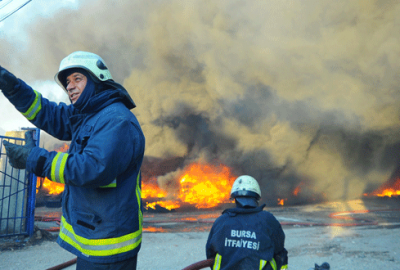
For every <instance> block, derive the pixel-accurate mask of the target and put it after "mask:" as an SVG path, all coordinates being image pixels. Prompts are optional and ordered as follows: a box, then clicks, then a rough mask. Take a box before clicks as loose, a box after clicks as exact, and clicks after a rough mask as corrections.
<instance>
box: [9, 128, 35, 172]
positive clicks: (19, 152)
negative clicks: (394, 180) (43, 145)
mask: <svg viewBox="0 0 400 270" xmlns="http://www.w3.org/2000/svg"><path fill="white" fill-rule="evenodd" d="M3 144H4V147H5V148H6V151H7V157H8V160H9V162H10V164H11V166H13V167H14V168H16V169H26V160H27V159H28V156H29V153H30V152H31V151H32V148H34V147H35V146H36V145H35V142H34V141H33V131H27V132H25V145H17V144H14V143H9V142H7V141H3Z"/></svg>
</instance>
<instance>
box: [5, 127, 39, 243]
mask: <svg viewBox="0 0 400 270" xmlns="http://www.w3.org/2000/svg"><path fill="white" fill-rule="evenodd" d="M22 130H33V131H34V132H33V139H34V141H35V144H36V146H39V139H40V129H38V128H22ZM4 139H12V140H15V143H17V144H23V143H24V141H25V140H24V139H21V138H14V137H7V136H0V158H1V159H4V161H5V165H4V171H1V168H0V188H2V192H1V193H0V228H2V229H4V228H3V227H4V226H2V224H5V229H4V230H3V232H2V230H0V237H5V236H16V235H29V236H31V235H33V232H34V221H35V200H36V181H37V177H36V175H34V174H32V173H28V172H25V171H24V170H19V169H15V168H12V167H11V165H10V164H9V163H8V157H7V155H6V153H5V151H4V150H5V149H4V147H3V140H4ZM7 172H9V173H7ZM21 173H25V176H22V175H21ZM15 176H16V177H15ZM6 177H7V178H10V181H9V183H6ZM15 185H17V186H15ZM20 186H22V187H23V188H20ZM15 188H16V189H17V190H16V191H15V192H13V191H12V190H13V189H15ZM6 190H9V192H8V193H7V192H5V191H6ZM19 196H22V198H19ZM12 197H15V200H13V201H11V198H12ZM25 198H26V199H25ZM21 200H22V203H19V202H21ZM14 201H15V205H14V210H11V204H12V203H13V202H14ZM7 206H8V209H6V210H5V208H7ZM5 211H7V212H5ZM10 211H14V212H11V213H10ZM10 214H11V215H10ZM23 222H25V224H24V226H22V224H23ZM9 224H13V225H12V226H9ZM16 224H20V225H21V226H20V228H19V229H17V228H16V227H17V226H16Z"/></svg>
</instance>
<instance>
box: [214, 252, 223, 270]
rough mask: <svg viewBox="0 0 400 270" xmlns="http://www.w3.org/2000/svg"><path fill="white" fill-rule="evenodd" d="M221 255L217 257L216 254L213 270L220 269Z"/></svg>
mask: <svg viewBox="0 0 400 270" xmlns="http://www.w3.org/2000/svg"><path fill="white" fill-rule="evenodd" d="M221 259H222V257H221V255H219V254H218V253H217V256H215V260H214V266H213V270H219V269H220V268H221Z"/></svg>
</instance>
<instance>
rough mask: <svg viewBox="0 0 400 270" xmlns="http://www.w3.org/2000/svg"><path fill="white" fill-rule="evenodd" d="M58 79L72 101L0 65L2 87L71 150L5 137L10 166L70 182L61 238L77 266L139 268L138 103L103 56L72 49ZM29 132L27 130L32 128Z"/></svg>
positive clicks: (140, 142)
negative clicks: (51, 96)
mask: <svg viewBox="0 0 400 270" xmlns="http://www.w3.org/2000/svg"><path fill="white" fill-rule="evenodd" d="M55 80H56V82H57V83H58V84H59V85H60V86H61V87H62V88H63V89H64V90H65V91H66V92H67V94H68V96H69V99H70V100H71V103H72V104H71V105H66V104H64V103H60V104H58V105H57V104H56V103H54V102H50V101H49V100H47V99H46V98H44V97H43V96H42V95H41V94H40V93H39V92H37V91H35V90H33V89H32V88H31V87H29V86H28V85H27V84H25V82H23V81H22V80H20V79H17V78H16V77H15V76H14V75H13V74H11V73H10V72H8V71H7V70H6V69H4V68H2V67H0V89H1V90H2V91H3V93H4V95H5V96H6V98H8V100H9V101H10V102H11V103H12V104H13V105H14V106H15V107H16V109H17V110H18V111H20V112H21V113H22V114H23V115H24V116H25V117H26V118H27V119H28V120H29V121H30V122H32V123H33V124H34V125H36V126H37V127H38V128H40V129H43V130H44V131H46V132H47V133H49V134H50V135H52V136H54V137H56V138H58V139H60V140H67V141H71V144H70V148H69V151H68V153H61V152H54V151H52V152H49V151H47V150H45V149H43V148H39V147H34V146H33V145H32V144H31V143H30V140H29V134H27V136H26V138H27V140H26V144H25V145H24V146H18V145H14V144H11V143H6V142H5V143H4V144H5V147H6V150H7V155H8V158H9V160H10V163H11V165H12V166H13V167H16V168H19V169H25V168H26V170H27V171H28V172H31V173H34V174H36V175H37V176H41V177H47V178H48V179H50V180H51V181H54V182H57V183H63V184H65V190H64V192H63V197H62V218H61V226H60V233H59V237H58V240H57V242H58V244H59V245H60V246H61V247H63V248H64V249H66V250H68V251H70V252H72V253H73V254H75V255H77V256H78V261H77V269H85V270H86V269H89V270H90V269H136V264H137V254H138V251H139V249H140V245H141V241H142V218H143V214H142V204H141V199H140V194H141V176H140V166H141V164H142V161H143V155H144V145H145V138H144V135H143V133H142V130H141V128H140V125H139V123H138V121H137V119H136V117H135V116H134V115H133V114H132V112H131V111H130V110H131V109H133V108H134V107H135V103H134V102H133V101H132V99H131V97H130V96H129V94H128V92H127V91H126V90H125V88H124V87H123V86H121V85H120V84H118V83H116V82H114V80H113V78H112V76H111V73H110V71H109V70H108V68H107V66H106V64H105V62H104V61H103V59H102V58H101V57H99V56H98V55H96V54H93V53H89V52H82V51H78V52H74V53H72V54H70V55H69V56H67V57H66V58H64V59H63V60H62V61H61V64H60V69H59V72H58V73H57V74H56V76H55ZM27 133H28V132H27Z"/></svg>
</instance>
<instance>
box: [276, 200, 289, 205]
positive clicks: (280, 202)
mask: <svg viewBox="0 0 400 270" xmlns="http://www.w3.org/2000/svg"><path fill="white" fill-rule="evenodd" d="M285 201H287V199H279V198H278V205H284V204H285Z"/></svg>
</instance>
